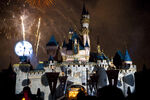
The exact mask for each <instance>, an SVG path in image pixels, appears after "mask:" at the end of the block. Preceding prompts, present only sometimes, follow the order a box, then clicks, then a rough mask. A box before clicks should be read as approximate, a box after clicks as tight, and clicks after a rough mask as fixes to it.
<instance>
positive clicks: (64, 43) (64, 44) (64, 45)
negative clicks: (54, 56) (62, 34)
mask: <svg viewBox="0 0 150 100" xmlns="http://www.w3.org/2000/svg"><path fill="white" fill-rule="evenodd" d="M66 46H67V45H66V42H65V40H64V42H63V46H62V47H63V48H64V47H66Z"/></svg>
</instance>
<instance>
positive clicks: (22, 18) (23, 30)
mask: <svg viewBox="0 0 150 100" xmlns="http://www.w3.org/2000/svg"><path fill="white" fill-rule="evenodd" d="M20 18H21V25H22V35H23V40H25V27H24V15H23V16H21V17H20Z"/></svg>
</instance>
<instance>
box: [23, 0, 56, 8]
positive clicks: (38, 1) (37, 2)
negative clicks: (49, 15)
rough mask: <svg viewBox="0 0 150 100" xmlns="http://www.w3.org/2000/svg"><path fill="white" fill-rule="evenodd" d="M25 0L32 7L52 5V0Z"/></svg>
mask: <svg viewBox="0 0 150 100" xmlns="http://www.w3.org/2000/svg"><path fill="white" fill-rule="evenodd" d="M26 2H27V3H28V4H30V5H31V6H34V7H50V6H51V5H54V0H26Z"/></svg>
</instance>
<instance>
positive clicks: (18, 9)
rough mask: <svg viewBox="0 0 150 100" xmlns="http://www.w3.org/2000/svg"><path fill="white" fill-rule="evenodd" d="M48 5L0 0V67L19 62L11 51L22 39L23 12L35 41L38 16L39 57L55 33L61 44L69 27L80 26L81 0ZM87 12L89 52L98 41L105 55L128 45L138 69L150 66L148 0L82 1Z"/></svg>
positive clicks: (60, 0)
mask: <svg viewBox="0 0 150 100" xmlns="http://www.w3.org/2000/svg"><path fill="white" fill-rule="evenodd" d="M54 1H55V2H54V4H52V5H50V6H49V7H40V6H39V7H37V6H33V5H29V4H28V3H26V2H25V0H0V70H2V69H5V68H8V65H9V63H10V60H11V63H12V64H14V63H18V61H19V59H18V57H17V55H16V54H15V52H14V46H15V44H16V42H18V41H21V40H22V34H21V32H22V28H21V20H20V16H21V15H25V30H26V40H27V41H29V42H31V43H32V44H33V46H34V44H35V33H36V30H37V23H38V19H39V17H41V27H40V32H41V41H40V45H39V52H38V57H35V56H34V57H33V58H32V62H31V63H32V64H33V65H35V62H36V61H38V60H47V58H48V57H47V54H46V43H47V42H48V41H49V39H50V36H51V35H54V36H55V37H56V40H57V41H58V42H59V44H60V45H62V41H63V40H64V39H66V40H67V39H68V31H69V28H71V27H72V28H75V30H76V31H77V32H78V31H79V30H80V29H81V28H80V18H81V12H82V6H83V0H54ZM85 1H86V8H87V9H88V11H89V13H90V17H91V19H90V21H91V22H90V39H91V46H92V51H93V52H94V51H96V44H97V42H99V44H100V45H101V48H102V49H103V50H104V53H105V54H106V55H107V56H108V57H112V56H114V55H115V52H116V51H117V50H121V51H122V53H124V52H125V49H126V48H127V49H128V51H129V53H130V56H131V58H132V60H133V63H134V64H136V65H137V68H138V70H141V69H142V66H143V64H146V66H147V67H148V68H150V61H149V59H150V53H149V51H150V47H149V42H150V0H85ZM34 50H35V48H34Z"/></svg>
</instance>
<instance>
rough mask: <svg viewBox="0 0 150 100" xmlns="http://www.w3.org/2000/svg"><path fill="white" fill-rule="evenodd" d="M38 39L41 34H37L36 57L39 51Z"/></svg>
mask: <svg viewBox="0 0 150 100" xmlns="http://www.w3.org/2000/svg"><path fill="white" fill-rule="evenodd" d="M40 39H41V33H39V36H38V40H37V46H36V56H37V54H38V49H39V43H40Z"/></svg>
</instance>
